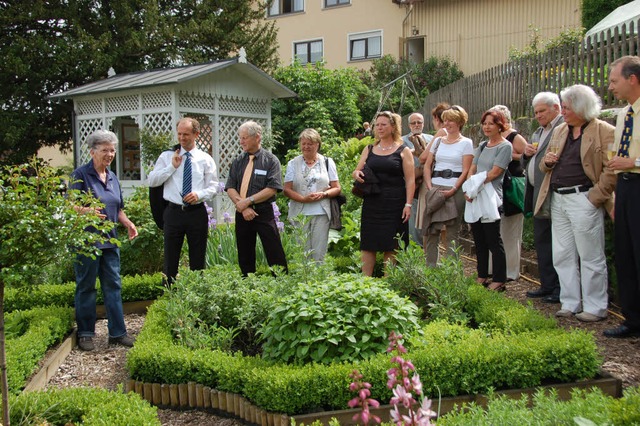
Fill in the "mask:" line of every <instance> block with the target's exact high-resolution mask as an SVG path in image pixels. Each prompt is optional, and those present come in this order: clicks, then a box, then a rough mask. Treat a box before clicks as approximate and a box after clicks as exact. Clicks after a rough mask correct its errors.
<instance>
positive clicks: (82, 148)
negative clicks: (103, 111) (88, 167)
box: [78, 118, 102, 165]
mask: <svg viewBox="0 0 640 426" xmlns="http://www.w3.org/2000/svg"><path fill="white" fill-rule="evenodd" d="M98 129H102V120H101V119H99V118H94V119H92V120H78V144H79V146H78V153H79V154H78V165H82V164H86V163H88V162H89V159H91V156H90V155H89V147H88V146H87V143H86V140H87V138H88V137H89V135H90V134H91V133H93V132H95V131H96V130H98Z"/></svg>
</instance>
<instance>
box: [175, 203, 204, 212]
mask: <svg viewBox="0 0 640 426" xmlns="http://www.w3.org/2000/svg"><path fill="white" fill-rule="evenodd" d="M169 207H171V208H172V209H176V210H178V209H180V210H182V211H184V212H189V211H191V210H196V209H200V208H202V207H204V203H198V204H176V203H172V202H169Z"/></svg>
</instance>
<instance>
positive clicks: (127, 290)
mask: <svg viewBox="0 0 640 426" xmlns="http://www.w3.org/2000/svg"><path fill="white" fill-rule="evenodd" d="M97 287H98V300H97V303H98V304H102V303H103V300H102V292H101V291H100V286H99V284H98V286H97ZM75 289H76V284H75V283H73V282H70V283H65V284H43V285H39V286H33V287H27V288H24V287H22V288H6V289H5V298H4V305H5V312H11V311H15V310H18V309H31V308H34V307H36V306H73V305H74V295H75ZM163 292H164V287H163V285H162V274H159V273H158V274H153V275H135V276H125V277H123V278H122V301H123V302H134V301H138V300H155V299H156V298H158V297H159V296H160V295H162V294H163Z"/></svg>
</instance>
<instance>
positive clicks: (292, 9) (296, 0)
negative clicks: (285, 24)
mask: <svg viewBox="0 0 640 426" xmlns="http://www.w3.org/2000/svg"><path fill="white" fill-rule="evenodd" d="M296 12H304V0H273V3H271V6H269V16H278V15H286V14H288V13H296Z"/></svg>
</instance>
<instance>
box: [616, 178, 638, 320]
mask: <svg viewBox="0 0 640 426" xmlns="http://www.w3.org/2000/svg"><path fill="white" fill-rule="evenodd" d="M639 194H640V175H632V174H623V173H621V174H619V175H618V183H617V186H616V201H615V222H614V226H615V232H614V238H615V253H616V273H617V277H618V297H619V299H620V305H621V306H622V315H624V318H625V321H624V324H625V325H626V326H627V327H629V328H633V329H635V330H640V196H639Z"/></svg>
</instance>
